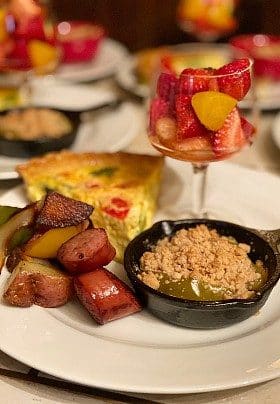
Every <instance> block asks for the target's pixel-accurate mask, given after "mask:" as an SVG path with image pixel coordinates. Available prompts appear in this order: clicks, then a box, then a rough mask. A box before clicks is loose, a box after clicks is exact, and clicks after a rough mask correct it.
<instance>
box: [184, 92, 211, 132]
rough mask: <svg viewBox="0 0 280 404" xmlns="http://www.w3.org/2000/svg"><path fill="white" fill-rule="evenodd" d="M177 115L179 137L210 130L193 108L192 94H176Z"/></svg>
mask: <svg viewBox="0 0 280 404" xmlns="http://www.w3.org/2000/svg"><path fill="white" fill-rule="evenodd" d="M176 116H177V125H178V138H179V139H186V138H189V137H194V136H204V135H207V134H208V130H207V129H206V128H205V127H204V126H203V125H202V124H201V123H200V121H199V119H198V118H197V116H196V114H195V112H194V110H193V107H192V105H191V96H189V95H182V94H180V95H177V96H176Z"/></svg>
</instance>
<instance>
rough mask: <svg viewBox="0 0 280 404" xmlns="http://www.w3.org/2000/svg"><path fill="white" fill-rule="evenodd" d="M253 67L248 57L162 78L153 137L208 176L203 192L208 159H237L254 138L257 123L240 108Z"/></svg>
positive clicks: (162, 148)
mask: <svg viewBox="0 0 280 404" xmlns="http://www.w3.org/2000/svg"><path fill="white" fill-rule="evenodd" d="M251 68H252V62H251V60H249V59H247V58H245V59H237V60H234V61H232V62H230V63H228V64H226V65H224V66H222V67H220V68H218V69H212V68H206V69H191V68H186V69H185V70H183V71H182V72H181V74H180V76H179V77H178V76H175V75H173V74H171V73H170V72H169V73H165V72H163V73H161V74H160V75H159V77H158V81H157V87H156V94H155V97H154V98H153V99H152V101H151V105H150V125H149V139H150V141H151V143H152V145H153V146H154V147H155V148H156V149H157V150H159V151H160V152H161V153H162V154H164V155H166V156H169V157H172V158H175V159H178V160H184V161H188V162H191V163H192V164H193V167H194V169H195V170H194V172H200V173H201V174H203V175H202V176H201V178H202V179H201V181H202V185H201V187H200V188H201V189H202V191H203V183H205V175H206V168H207V165H208V163H209V162H213V161H219V160H225V159H227V158H229V157H231V156H232V155H233V154H235V153H237V152H239V151H240V150H241V149H242V148H243V147H245V146H246V145H248V144H251V143H252V141H253V139H254V136H255V126H254V122H252V121H250V120H248V119H247V118H246V117H245V116H244V115H243V113H242V111H241V110H240V108H239V106H238V103H239V102H240V101H241V100H242V99H243V98H244V97H245V96H246V94H247V93H248V91H249V89H250V87H251ZM201 198H202V197H201ZM201 198H200V200H201V203H200V205H201V206H200V208H199V209H198V211H201V209H202V204H203V201H202V199H201ZM196 210H197V209H196ZM200 213H201V214H202V212H200ZM204 215H205V214H204ZM195 216H197V215H195Z"/></svg>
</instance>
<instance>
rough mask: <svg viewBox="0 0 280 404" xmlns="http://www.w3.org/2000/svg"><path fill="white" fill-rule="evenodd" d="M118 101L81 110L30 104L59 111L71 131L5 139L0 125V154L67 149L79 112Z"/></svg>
mask: <svg viewBox="0 0 280 404" xmlns="http://www.w3.org/2000/svg"><path fill="white" fill-rule="evenodd" d="M120 103H121V101H120V100H118V99H116V100H113V101H112V102H110V103H105V104H101V105H98V106H96V107H93V108H89V109H87V110H82V111H67V110H63V109H58V108H51V107H34V106H32V108H37V109H42V108H44V109H50V110H53V111H58V112H61V113H62V114H64V115H65V116H66V117H67V118H68V119H69V121H70V122H71V125H72V129H71V131H70V132H69V133H66V134H65V135H63V136H61V137H59V138H56V139H50V138H47V137H42V138H41V139H36V140H9V139H5V138H4V137H1V127H0V154H2V155H4V156H9V157H18V158H28V157H34V156H38V155H41V154H45V153H48V152H51V151H59V150H62V149H67V148H69V147H70V146H71V145H72V144H73V143H74V141H75V138H76V135H77V132H78V129H79V125H80V123H81V114H82V113H85V112H87V113H90V112H95V111H98V110H101V109H103V108H105V107H110V108H114V107H117V106H119V105H120ZM27 108H28V107H25V108H24V107H23V108H15V109H9V110H5V111H0V115H5V114H7V113H8V112H11V111H23V110H24V109H27Z"/></svg>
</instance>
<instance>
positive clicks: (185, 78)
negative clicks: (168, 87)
mask: <svg viewBox="0 0 280 404" xmlns="http://www.w3.org/2000/svg"><path fill="white" fill-rule="evenodd" d="M213 74H215V70H214V69H211V68H209V69H191V68H188V69H185V70H183V71H182V73H181V74H180V79H179V85H178V92H179V93H182V94H184V95H193V94H195V93H198V92H200V91H208V90H212V91H217V90H218V85H217V80H216V78H214V77H213V78H212V79H211V76H213Z"/></svg>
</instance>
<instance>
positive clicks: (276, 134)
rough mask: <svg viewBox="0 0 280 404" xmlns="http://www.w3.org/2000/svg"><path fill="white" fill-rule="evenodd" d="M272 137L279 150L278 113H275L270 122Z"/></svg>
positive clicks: (279, 121) (279, 115)
mask: <svg viewBox="0 0 280 404" xmlns="http://www.w3.org/2000/svg"><path fill="white" fill-rule="evenodd" d="M271 133H272V138H273V141H274V143H275V144H276V146H277V147H278V149H279V150H280V113H278V114H277V115H276V117H275V118H274V121H273V124H272V132H271Z"/></svg>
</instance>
